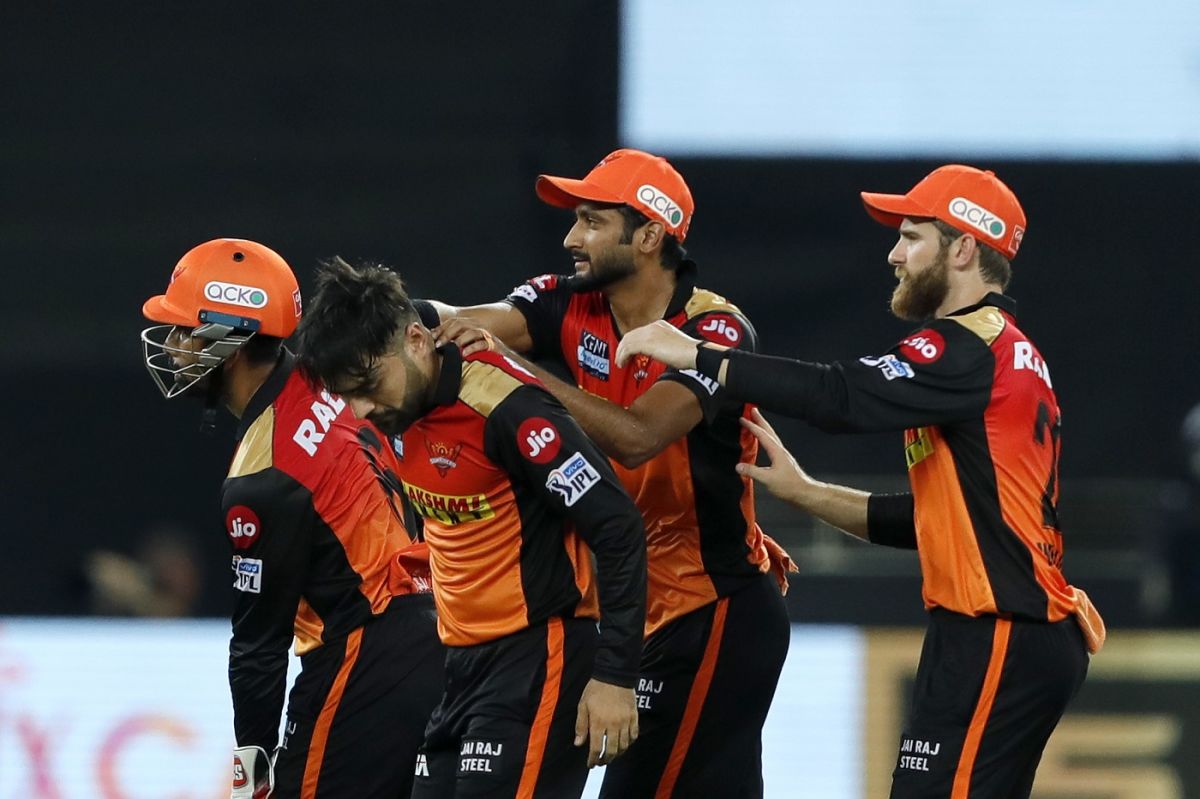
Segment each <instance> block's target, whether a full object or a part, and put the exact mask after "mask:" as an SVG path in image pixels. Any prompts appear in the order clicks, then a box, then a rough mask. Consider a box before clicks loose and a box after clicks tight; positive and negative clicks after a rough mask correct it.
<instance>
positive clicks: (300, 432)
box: [221, 351, 427, 752]
mask: <svg viewBox="0 0 1200 799" xmlns="http://www.w3.org/2000/svg"><path fill="white" fill-rule="evenodd" d="M238 439H239V444H238V448H237V451H236V453H235V454H234V457H233V462H232V464H231V466H230V468H229V475H228V477H227V478H226V480H225V483H224V486H223V487H222V491H221V506H222V511H223V513H224V517H225V529H226V532H227V534H228V535H229V539H230V543H231V544H232V546H233V564H232V567H233V578H234V583H233V587H234V588H235V589H236V590H237V600H236V603H235V607H234V612H233V638H232V640H231V641H230V644H229V684H230V689H231V692H232V694H233V710H234V731H235V735H236V738H237V742H238V745H239V746H249V745H256V746H261V747H263V748H264V749H265V750H266V751H268V752H269V751H271V750H272V749H273V748H274V746H275V741H276V736H277V732H278V729H279V719H280V714H281V711H282V708H283V699H284V685H285V680H286V676H287V649H288V645H289V644H290V643H291V642H292V639H293V636H294V637H295V642H296V653H297V654H300V655H303V654H305V653H307V652H310V651H312V650H313V649H315V648H317V647H319V646H321V645H322V644H323V643H324V642H326V641H337V640H340V639H342V638H345V637H346V636H347V635H349V634H350V633H351V632H352V631H354V630H355V629H357V628H359V627H361V626H362V625H363V624H364V623H365V622H367V621H368V620H370V619H371V618H372V617H373V616H377V615H380V614H382V613H383V612H384V611H385V610H386V609H387V607H388V603H389V602H390V601H391V598H392V597H393V596H395V595H398V594H406V593H410V592H414V591H416V590H417V589H418V588H419V587H421V586H418V585H417V583H421V582H424V587H426V588H427V575H426V577H425V579H424V581H423V580H422V579H421V578H420V577H419V576H418V578H417V580H416V581H414V579H413V575H409V574H408V573H406V572H405V570H404V569H403V568H402V567H401V566H400V565H399V560H398V558H397V553H403V552H404V551H405V549H406V548H407V547H409V546H410V545H411V543H412V542H411V541H410V540H409V536H408V533H407V532H406V530H405V528H404V525H403V522H402V521H401V519H402V516H401V515H400V514H399V513H398V511H399V509H400V497H399V495H398V491H399V482H398V480H397V479H396V477H395V472H394V469H395V458H394V455H393V454H392V451H391V448H390V447H389V446H388V445H387V444H386V443H385V441H386V439H385V438H384V437H383V436H382V435H381V434H380V433H379V431H378V430H377V429H376V428H375V427H374V425H372V424H370V423H369V422H363V421H359V420H357V419H355V418H354V415H353V414H352V413H351V411H350V410H349V408H347V407H346V403H345V401H344V400H342V399H341V398H339V397H336V396H331V395H330V394H328V393H327V392H324V391H320V392H318V391H315V390H313V388H312V387H310V386H309V384H308V383H307V382H306V381H305V379H304V378H303V377H302V376H301V375H300V374H299V372H297V371H296V370H295V358H294V356H292V355H291V353H288V352H286V351H285V352H284V353H283V355H282V357H281V359H280V361H279V363H278V364H277V365H276V367H275V369H274V370H273V371H272V372H271V374H270V376H269V377H268V378H267V380H266V382H264V384H263V385H262V386H261V387H260V388H259V389H258V391H257V392H256V393H255V394H254V396H253V398H252V399H251V400H250V403H249V404H248V406H247V408H246V411H245V413H244V415H243V416H242V420H241V423H240V425H239V427H238ZM414 571H416V570H415V569H414Z"/></svg>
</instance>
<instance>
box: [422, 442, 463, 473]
mask: <svg viewBox="0 0 1200 799" xmlns="http://www.w3.org/2000/svg"><path fill="white" fill-rule="evenodd" d="M425 449H426V450H427V451H428V452H429V462H430V463H432V464H433V466H434V468H435V469H437V471H438V474H439V475H440V476H442V477H445V476H446V473H447V472H449V471H450V470H451V469H453V468H455V467H457V466H458V460H457V459H458V453H459V452H461V451H462V443H461V442H460V443H458V444H455V445H454V446H450V445H449V444H445V443H442V442H441V441H430V440H429V439H428V438H427V439H425Z"/></svg>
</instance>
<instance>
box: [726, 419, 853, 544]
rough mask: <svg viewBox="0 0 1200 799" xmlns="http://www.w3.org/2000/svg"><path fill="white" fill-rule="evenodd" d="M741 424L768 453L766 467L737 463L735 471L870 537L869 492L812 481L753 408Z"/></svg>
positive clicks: (790, 501) (845, 528)
mask: <svg viewBox="0 0 1200 799" xmlns="http://www.w3.org/2000/svg"><path fill="white" fill-rule="evenodd" d="M750 415H751V418H750V419H742V425H743V426H745V428H746V429H747V430H749V431H750V432H751V433H753V434H754V437H755V438H757V439H758V443H759V445H760V446H761V447H762V451H763V452H765V453H766V454H767V459H768V461H769V463H768V464H767V465H766V466H755V465H754V464H751V463H739V464H738V465H737V471H738V474H742V475H745V476H747V477H749V478H750V479H752V480H754V481H755V482H756V483H758V484H759V485H761V486H763V487H764V488H766V489H767V490H768V491H770V492H771V493H772V494H774V495H775V496H777V497H779V498H780V499H782V500H783V501H784V502H787V503H788V504H791V505H795V506H796V507H797V508H800V509H801V510H802V511H805V512H806V513H810V514H812V515H813V516H816V517H817V518H818V519H820V520H822V521H824V522H827V523H829V524H831V525H833V526H834V527H836V528H838V529H839V530H843V531H845V532H847V533H849V534H850V535H852V536H854V537H856V538H861V539H863V540H864V541H867V540H869V538H868V536H867V505H868V501H869V500H870V497H871V495H870V494H868V493H867V492H866V491H859V490H858V489H856V488H850V487H848V486H839V485H833V484H831V483H822V482H820V481H819V480H814V479H813V478H812V477H810V476H809V474H808V472H806V471H804V469H803V468H801V466H800V464H798V463H797V462H796V459H795V458H794V457H792V453H790V452H788V450H787V448H786V447H784V445H783V442H782V441H780V439H779V434H778V433H776V432H775V428H773V427H771V423H770V422H768V421H767V420H766V419H765V418H764V417H763V415H762V412H761V411H759V410H758V409H757V408H755V409H754V410H753V411H751V414H750Z"/></svg>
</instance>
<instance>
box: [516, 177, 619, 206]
mask: <svg viewBox="0 0 1200 799" xmlns="http://www.w3.org/2000/svg"><path fill="white" fill-rule="evenodd" d="M534 190H535V191H537V196H538V197H539V198H541V200H542V202H544V203H546V204H547V205H553V206H555V207H557V208H574V207H575V206H577V205H579V204H580V203H584V202H598V203H610V204H612V205H622V204H624V202H625V201H624V200H622V199H621V198H620V197H618V196H617V195H615V194H613V193H612V192H610V191H605V190H604V189H602V188H600V187H599V186H597V185H595V184H594V183H588V182H587V181H583V180H576V179H575V178H560V177H555V176H553V175H538V179H537V183H536V184H534Z"/></svg>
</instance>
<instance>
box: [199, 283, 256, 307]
mask: <svg viewBox="0 0 1200 799" xmlns="http://www.w3.org/2000/svg"><path fill="white" fill-rule="evenodd" d="M204 296H205V297H208V298H209V299H210V300H215V301H216V302H225V303H229V304H230V305H240V306H242V307H243V308H262V307H264V306H265V305H266V304H267V292H265V291H263V290H262V289H260V288H255V287H254V286H239V285H238V284H236V283H222V282H221V281H219V280H211V281H209V282H208V283H206V284H205V286H204Z"/></svg>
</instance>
